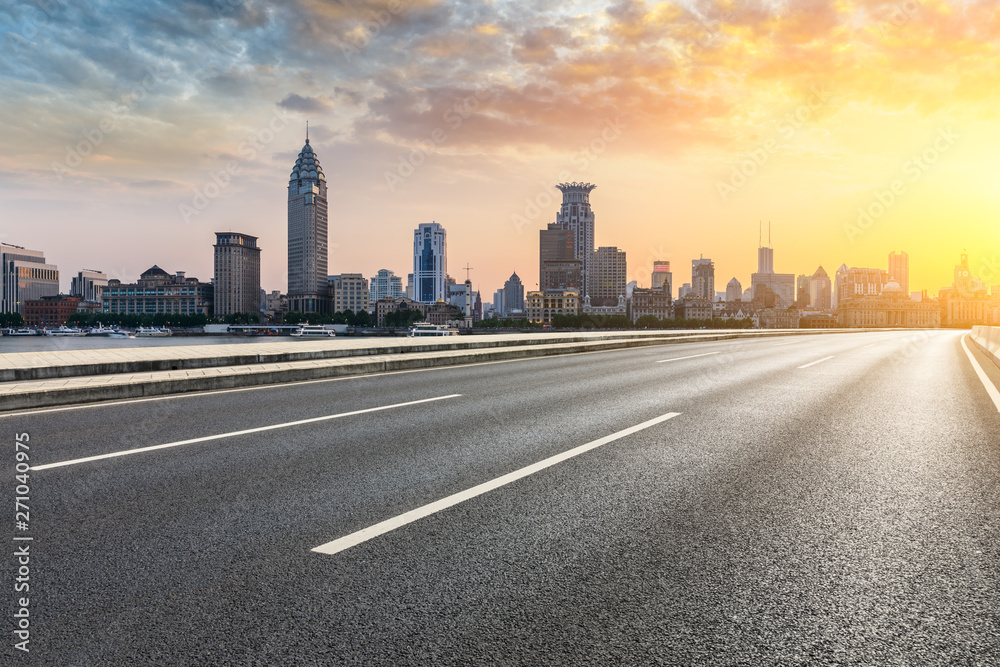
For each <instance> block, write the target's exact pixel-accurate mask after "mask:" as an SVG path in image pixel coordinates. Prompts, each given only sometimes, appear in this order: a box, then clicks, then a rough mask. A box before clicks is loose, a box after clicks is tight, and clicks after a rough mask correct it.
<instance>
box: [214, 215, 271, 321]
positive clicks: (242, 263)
mask: <svg viewBox="0 0 1000 667" xmlns="http://www.w3.org/2000/svg"><path fill="white" fill-rule="evenodd" d="M214 248H215V298H214V301H215V316H216V317H220V316H224V315H232V314H234V313H259V312H260V248H258V247H257V237H256V236H249V235H248V234H237V233H235V232H215V246H214Z"/></svg>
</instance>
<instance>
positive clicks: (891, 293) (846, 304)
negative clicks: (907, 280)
mask: <svg viewBox="0 0 1000 667" xmlns="http://www.w3.org/2000/svg"><path fill="white" fill-rule="evenodd" d="M837 320H838V323H839V324H840V326H841V327H845V328H852V329H854V328H879V329H882V328H891V327H901V328H906V329H917V328H936V327H940V326H941V306H940V304H939V303H938V301H937V300H936V299H928V300H927V301H913V300H912V299H911V298H910V297H909V295H907V294H905V293H904V292H903V289H902V288H901V287H900V286H899V284H898V283H896V282H895V281H889V282H888V283H886V285H885V286H884V287H883V288H882V293H881V294H880V295H878V296H867V297H858V298H851V299H844V300H842V301H840V303H839V304H838V309H837Z"/></svg>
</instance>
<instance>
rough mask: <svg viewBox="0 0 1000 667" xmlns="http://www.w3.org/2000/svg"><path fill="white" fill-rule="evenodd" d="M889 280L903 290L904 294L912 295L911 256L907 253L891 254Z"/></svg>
mask: <svg viewBox="0 0 1000 667" xmlns="http://www.w3.org/2000/svg"><path fill="white" fill-rule="evenodd" d="M889 279H890V280H895V281H896V282H897V283H898V284H899V286H900V287H901V288H903V294H905V295H907V296H909V295H910V256H909V255H907V254H906V253H905V252H901V253H899V254H898V255H897V254H896V253H895V252H890V253H889Z"/></svg>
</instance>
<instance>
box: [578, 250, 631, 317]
mask: <svg viewBox="0 0 1000 667" xmlns="http://www.w3.org/2000/svg"><path fill="white" fill-rule="evenodd" d="M627 273H628V270H627V262H626V257H625V251H624V250H619V249H618V248H616V247H614V246H602V247H600V248H598V249H597V250H595V251H594V253H593V255H592V257H591V260H590V284H589V285H588V289H587V293H586V294H585V296H589V297H590V304H591V305H592V306H596V307H603V306H617V304H618V297H624V296H625V283H626V282H628V281H627V280H626V276H627Z"/></svg>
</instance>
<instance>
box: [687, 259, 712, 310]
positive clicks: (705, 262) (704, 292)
mask: <svg viewBox="0 0 1000 667" xmlns="http://www.w3.org/2000/svg"><path fill="white" fill-rule="evenodd" d="M691 290H692V293H693V295H694V296H696V297H699V298H701V299H708V300H709V301H715V263H714V262H713V261H712V260H710V259H705V258H704V257H702V258H700V259H693V260H691Z"/></svg>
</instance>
